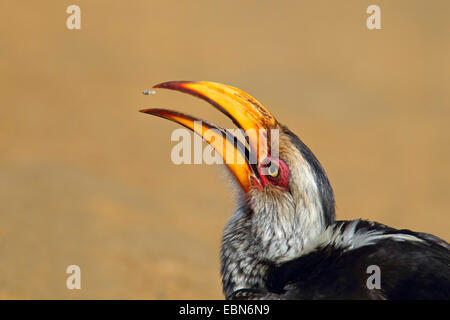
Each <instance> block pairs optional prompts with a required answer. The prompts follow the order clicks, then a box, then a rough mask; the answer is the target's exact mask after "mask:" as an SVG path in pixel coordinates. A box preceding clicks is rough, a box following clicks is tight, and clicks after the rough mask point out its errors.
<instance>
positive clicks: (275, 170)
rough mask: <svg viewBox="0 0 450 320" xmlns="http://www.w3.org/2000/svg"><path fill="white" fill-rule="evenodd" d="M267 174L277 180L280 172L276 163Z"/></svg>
mask: <svg viewBox="0 0 450 320" xmlns="http://www.w3.org/2000/svg"><path fill="white" fill-rule="evenodd" d="M267 173H268V174H269V176H271V177H272V178H276V177H278V175H279V174H280V170H279V168H278V166H277V165H276V164H275V163H273V162H272V163H271V164H270V166H269V167H268V168H267Z"/></svg>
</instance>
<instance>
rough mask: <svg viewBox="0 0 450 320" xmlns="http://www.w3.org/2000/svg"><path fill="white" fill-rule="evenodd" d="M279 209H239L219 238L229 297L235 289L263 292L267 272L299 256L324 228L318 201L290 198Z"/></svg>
mask: <svg viewBox="0 0 450 320" xmlns="http://www.w3.org/2000/svg"><path fill="white" fill-rule="evenodd" d="M285 200H286V201H280V202H279V203H283V206H282V207H279V208H270V210H269V208H265V207H264V202H258V203H261V205H262V206H263V207H258V205H257V204H253V211H252V212H249V209H245V208H243V209H238V210H237V211H236V213H235V214H234V215H233V216H232V217H231V219H230V220H229V222H228V224H227V226H226V227H225V231H224V234H223V239H222V252H221V273H222V284H223V291H224V294H225V296H226V297H229V296H230V295H231V294H232V293H233V292H234V291H236V290H238V289H244V288H245V289H265V282H266V276H267V270H268V268H269V267H270V266H273V265H277V264H280V263H283V262H285V261H288V260H291V259H294V258H295V257H298V256H300V255H302V251H303V250H304V248H305V247H309V245H310V244H311V243H314V241H315V240H316V239H317V238H318V237H319V235H320V234H321V233H322V232H323V231H324V230H325V229H326V225H325V223H324V218H323V212H322V211H323V210H322V207H321V204H320V202H314V201H309V202H308V201H300V202H296V204H294V202H293V201H292V200H290V201H289V199H285Z"/></svg>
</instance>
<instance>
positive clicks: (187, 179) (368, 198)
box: [0, 0, 450, 299]
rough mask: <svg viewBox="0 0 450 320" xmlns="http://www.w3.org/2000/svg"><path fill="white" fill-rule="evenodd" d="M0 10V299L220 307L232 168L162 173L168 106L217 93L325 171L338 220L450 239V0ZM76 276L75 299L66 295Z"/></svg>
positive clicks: (42, 5) (184, 107)
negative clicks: (158, 110) (194, 90)
mask: <svg viewBox="0 0 450 320" xmlns="http://www.w3.org/2000/svg"><path fill="white" fill-rule="evenodd" d="M372 2H373V1H364V0H363V1H361V0H358V1H356V0H355V1H340V2H338V1H313V0H310V1H301V2H300V1H290V2H289V1H285V2H283V5H280V4H279V2H275V1H210V0H209V1H206V0H205V1H189V2H187V1H183V2H182V1H179V2H177V4H175V3H172V4H170V5H169V4H167V3H165V2H164V1H143V0H140V1H137V0H136V1H128V2H126V1H100V0H97V1H87V0H79V1H77V4H78V5H79V6H80V7H81V10H82V25H81V30H78V31H77V30H73V31H71V30H68V29H67V28H66V26H65V20H66V18H67V16H68V15H67V14H66V13H65V10H66V7H67V6H68V5H70V4H73V2H72V1H57V2H55V1H39V2H38V1H34V2H30V1H28V2H27V3H25V2H22V1H12V0H7V1H2V2H1V3H0V11H1V12H2V17H1V19H0V29H1V30H2V31H1V36H0V87H1V95H0V97H1V98H0V99H1V100H0V101H1V103H0V148H1V152H0V258H1V262H0V298H3V299H12V298H32V299H34V298H39V299H49V298H62V299H71V298H89V299H91V298H93V299H97V298H117V299H122V298H124V299H185V298H186V299H197V298H203V299H216V298H218V299H220V298H222V293H221V287H220V276H219V244H220V237H221V232H222V228H223V225H224V224H225V222H226V220H227V219H228V217H229V216H230V215H231V213H232V212H233V208H234V201H233V195H232V194H231V193H230V189H229V185H228V183H227V182H226V181H223V180H226V179H224V176H223V174H221V170H222V169H219V170H218V169H217V168H216V167H213V166H206V165H202V166H199V165H191V166H176V165H174V164H172V162H171V161H170V150H171V148H172V147H173V145H174V144H173V143H171V142H170V134H171V132H172V130H173V129H175V128H177V126H176V125H175V124H172V123H169V122H167V121H163V120H161V119H156V118H151V117H149V116H147V115H144V114H141V113H138V112H137V110H138V109H140V108H144V107H150V106H153V107H169V108H173V109H177V110H180V111H184V112H188V113H191V114H194V115H197V116H200V117H203V118H206V119H208V120H211V121H214V122H217V123H219V124H222V125H224V126H228V127H230V126H231V124H230V122H229V121H228V120H225V119H224V117H223V115H221V114H220V113H218V112H217V111H215V110H213V109H212V108H211V107H209V106H208V105H207V104H206V103H205V102H203V101H200V100H198V99H194V98H193V97H190V96H186V95H182V94H178V93H175V92H169V91H158V92H157V94H155V95H151V96H144V95H142V94H141V91H142V90H144V89H148V88H150V87H151V86H152V85H153V84H156V83H159V82H162V81H168V80H212V81H218V82H222V83H227V84H231V85H234V86H237V87H240V88H242V89H244V90H246V91H248V92H250V93H251V94H253V95H254V96H255V97H257V98H258V99H259V100H260V101H262V102H263V103H264V104H265V105H266V106H268V107H269V108H270V110H271V111H272V112H273V114H275V115H276V116H277V118H278V119H279V120H280V122H282V123H284V124H286V125H288V126H289V127H290V128H291V129H292V130H293V131H295V132H296V133H297V134H298V135H299V136H300V137H301V138H302V139H303V141H304V142H305V143H306V144H308V145H309V146H310V147H311V149H312V150H313V151H314V152H315V154H316V155H317V157H318V158H319V159H320V161H321V162H322V164H323V165H324V167H325V168H326V170H327V173H328V175H329V177H330V180H331V183H332V185H333V187H334V190H335V194H336V199H337V208H338V209H337V214H338V217H339V218H340V219H353V218H359V217H362V218H365V219H372V220H377V221H380V222H383V223H386V224H389V225H392V226H394V227H398V228H409V229H413V230H420V231H424V232H431V233H434V234H436V235H438V236H441V237H444V238H445V239H447V240H449V239H450V228H449V227H450V218H449V207H450V203H449V199H450V170H449V169H448V164H449V163H450V148H449V146H450V126H449V118H450V103H449V102H450V93H449V92H450V91H449V90H448V88H449V85H450V62H449V59H448V57H450V41H449V40H450V36H449V34H450V24H449V23H448V14H449V12H450V11H449V9H450V2H449V1H432V2H430V1H425V0H423V1H406V0H405V1H400V0H397V1H381V0H380V1H377V3H378V4H379V5H380V7H381V10H382V28H383V29H382V30H377V31H369V30H368V29H367V28H366V25H365V19H366V17H367V14H366V13H365V10H366V8H367V6H368V5H370V4H372ZM71 264H77V265H79V266H80V267H81V270H82V289H81V290H73V291H71V290H68V289H66V287H65V283H66V282H65V281H66V277H67V276H68V275H67V274H66V273H65V269H66V267H67V266H68V265H71Z"/></svg>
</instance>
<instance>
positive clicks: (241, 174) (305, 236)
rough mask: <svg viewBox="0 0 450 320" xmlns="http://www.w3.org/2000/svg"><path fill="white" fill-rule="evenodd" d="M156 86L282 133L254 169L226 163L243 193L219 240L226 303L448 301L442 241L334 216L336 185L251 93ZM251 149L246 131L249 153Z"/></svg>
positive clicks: (448, 255)
mask: <svg viewBox="0 0 450 320" xmlns="http://www.w3.org/2000/svg"><path fill="white" fill-rule="evenodd" d="M156 87H157V88H168V89H174V90H178V91H182V92H186V93H190V94H193V95H195V96H198V97H200V98H202V99H204V100H206V101H208V102H209V103H211V104H213V105H214V106H215V107H216V108H218V109H219V110H220V111H222V112H224V113H225V114H226V115H227V116H229V117H230V118H231V119H232V120H233V121H234V123H236V125H237V126H238V127H240V128H241V129H243V130H247V129H249V128H257V129H261V128H264V129H277V130H279V139H278V141H275V142H274V141H271V140H270V139H268V138H267V139H266V140H263V142H265V143H266V145H267V150H268V152H267V154H266V155H265V156H264V157H261V158H259V157H257V159H258V163H257V164H256V165H252V164H247V166H240V167H233V166H231V165H228V167H229V168H230V171H231V172H232V173H233V174H234V176H235V177H236V179H237V180H238V182H239V183H240V185H241V187H242V190H241V196H239V197H238V199H239V200H238V209H237V210H236V212H235V213H234V214H233V215H232V216H231V218H230V220H229V221H228V223H227V225H226V227H225V231H224V234H223V239H222V246H221V274H222V284H223V291H224V294H225V297H226V298H227V299H450V247H449V245H448V243H447V242H445V241H444V240H442V239H440V238H438V237H436V236H433V235H431V234H426V233H419V232H413V231H410V230H396V229H393V228H390V227H387V226H385V225H382V224H380V223H376V222H370V221H364V220H354V221H336V220H335V203H334V195H333V190H332V188H331V185H330V183H329V181H328V178H327V175H326V173H325V171H324V169H323V168H322V166H321V165H320V163H319V161H318V160H317V159H316V157H315V156H314V155H313V153H312V152H311V150H309V148H308V147H307V146H306V145H305V144H304V143H303V142H302V141H301V140H300V139H299V138H298V137H297V136H296V135H295V134H294V133H293V132H291V131H290V130H289V129H287V128H286V127H285V126H283V125H281V124H279V123H278V121H276V120H275V118H274V117H273V116H272V115H271V114H270V113H269V112H268V110H267V109H266V108H265V107H264V106H263V105H262V104H260V103H259V102H258V101H257V100H256V99H254V98H253V97H251V96H250V95H248V94H246V93H245V92H243V91H241V90H239V89H236V88H233V87H229V86H225V85H221V84H217V83H211V82H186V81H183V82H169V83H163V84H160V85H158V86H156ZM143 112H145V113H149V114H153V115H157V116H160V117H164V118H167V119H170V120H173V121H176V122H178V123H181V124H182V125H184V126H186V127H188V128H190V129H192V130H194V129H193V125H192V121H194V120H196V118H193V117H190V116H186V115H183V114H180V113H177V112H173V111H168V110H162V109H147V110H143ZM207 126H208V128H211V127H215V128H218V127H217V126H215V125H212V124H207ZM218 129H220V130H221V132H222V133H223V129H221V128H218ZM194 131H195V130H194ZM196 132H197V133H199V134H201V135H202V136H204V133H203V132H198V131H196ZM218 138H219V136H217V137H216V139H218ZM227 138H228V137H227ZM208 142H209V143H212V142H211V141H208ZM274 143H276V144H277V146H274ZM254 146H255V144H254V141H253V140H252V137H250V138H249V139H248V140H247V145H246V153H247V156H246V159H248V153H252V152H255V148H254ZM274 147H277V149H278V150H279V153H278V157H276V158H275V157H274V156H272V155H271V150H272V149H273V148H274ZM240 150H241V151H242V146H241V148H240ZM223 153H224V152H223V151H222V155H223ZM268 162H269V163H272V164H276V167H277V170H276V172H275V174H273V175H272V176H267V175H266V174H263V171H261V168H262V167H263V166H265V165H266V164H267V163H268ZM373 265H374V266H377V267H378V268H379V270H380V278H381V285H380V287H379V288H371V287H369V286H368V285H367V279H368V278H369V276H370V274H368V271H367V270H368V267H369V266H373Z"/></svg>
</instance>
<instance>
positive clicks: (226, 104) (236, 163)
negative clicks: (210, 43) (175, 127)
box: [140, 81, 279, 192]
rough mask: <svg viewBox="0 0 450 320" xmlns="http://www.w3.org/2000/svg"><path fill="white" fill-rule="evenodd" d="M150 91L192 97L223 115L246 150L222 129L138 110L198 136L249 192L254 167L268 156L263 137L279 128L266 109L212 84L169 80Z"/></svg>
mask: <svg viewBox="0 0 450 320" xmlns="http://www.w3.org/2000/svg"><path fill="white" fill-rule="evenodd" d="M153 88H165V89H171V90H177V91H181V92H184V93H189V94H192V95H194V96H197V97H199V98H201V99H203V100H206V101H207V102H209V103H210V104H212V105H213V106H214V107H216V108H217V109H219V110H220V111H221V112H223V113H224V114H225V115H227V116H228V117H229V118H230V119H231V120H232V121H233V122H234V123H235V124H236V125H237V126H238V127H239V128H241V129H242V130H244V131H245V134H246V139H247V143H248V146H249V148H246V146H244V145H243V144H242V143H241V142H240V141H239V140H238V139H234V138H233V137H230V134H228V133H227V131H226V130H225V129H223V128H220V127H218V126H216V125H215V124H211V123H208V122H206V121H203V120H200V119H197V118H195V117H192V116H189V115H186V114H182V113H179V112H175V111H170V110H165V109H144V110H140V111H141V112H143V113H147V114H152V115H155V116H159V117H162V118H165V119H169V120H172V121H174V122H177V123H179V124H181V125H183V126H184V127H186V128H188V129H190V130H192V131H194V132H195V133H197V134H199V135H200V136H202V137H203V139H204V140H205V141H206V142H208V143H209V144H210V145H211V146H212V147H213V148H214V149H215V150H216V152H217V153H219V154H220V156H221V157H222V158H223V160H224V162H225V163H226V165H227V167H228V169H229V170H230V171H231V173H232V174H233V175H234V176H235V178H236V179H237V180H238V182H239V184H240V185H241V187H242V188H243V190H244V191H245V192H248V191H249V190H250V187H251V183H252V182H251V181H252V177H253V178H255V179H256V181H259V174H258V167H257V166H258V164H260V163H261V161H262V160H263V159H264V158H265V157H266V156H267V155H268V154H269V153H270V145H269V141H270V139H269V137H268V136H267V135H268V134H270V129H276V128H278V127H279V126H278V123H277V121H276V120H275V118H274V117H273V116H272V115H271V114H270V112H269V111H268V110H267V108H266V107H264V106H263V105H262V104H261V103H260V102H258V101H257V100H256V99H255V98H253V97H252V96H250V95H249V94H248V93H246V92H244V91H242V90H240V89H237V88H234V87H231V86H227V85H224V84H220V83H215V82H207V81H201V82H193V81H171V82H164V83H161V84H158V85H156V86H154V87H153ZM197 121H201V125H198V124H196V122H197ZM227 150H228V151H227ZM230 154H232V155H233V159H230V156H229V155H230ZM235 155H236V156H237V157H236V158H234V156H235ZM251 155H253V156H255V158H256V160H257V163H256V164H254V163H251V161H249V159H250V157H251Z"/></svg>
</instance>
